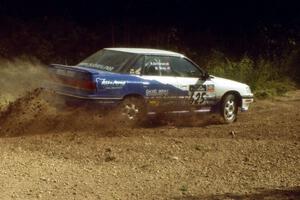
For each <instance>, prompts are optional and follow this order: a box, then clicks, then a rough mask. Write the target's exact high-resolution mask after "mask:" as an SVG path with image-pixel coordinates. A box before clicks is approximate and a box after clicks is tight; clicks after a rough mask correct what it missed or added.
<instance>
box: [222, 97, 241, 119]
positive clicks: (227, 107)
mask: <svg viewBox="0 0 300 200" xmlns="http://www.w3.org/2000/svg"><path fill="white" fill-rule="evenodd" d="M237 113H238V105H237V99H236V97H235V96H234V95H233V94H228V95H226V96H225V97H224V99H223V101H222V106H221V116H222V122H223V123H226V124H230V123H232V122H234V121H236V119H237Z"/></svg>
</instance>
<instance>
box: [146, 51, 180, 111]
mask: <svg viewBox="0 0 300 200" xmlns="http://www.w3.org/2000/svg"><path fill="white" fill-rule="evenodd" d="M170 59H171V57H169V56H159V55H146V56H144V67H143V72H142V76H141V77H142V78H143V79H146V80H149V81H150V84H149V85H148V86H147V88H145V96H146V98H147V99H148V100H150V102H155V103H156V104H157V105H158V107H160V108H162V107H163V108H166V109H171V110H172V109H174V107H175V106H176V105H177V104H178V94H179V92H180V89H179V88H178V80H177V78H176V76H174V74H173V73H172V70H171V66H170Z"/></svg>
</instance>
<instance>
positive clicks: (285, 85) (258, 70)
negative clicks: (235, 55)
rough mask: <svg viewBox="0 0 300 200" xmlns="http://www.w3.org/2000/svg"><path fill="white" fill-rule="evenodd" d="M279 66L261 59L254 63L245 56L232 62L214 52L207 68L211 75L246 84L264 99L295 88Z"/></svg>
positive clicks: (283, 69)
mask: <svg viewBox="0 0 300 200" xmlns="http://www.w3.org/2000/svg"><path fill="white" fill-rule="evenodd" d="M279 65H280V63H276V62H271V61H268V60H265V59H263V58H259V59H258V60H257V61H254V60H253V59H251V58H249V57H248V56H247V55H244V56H243V57H242V58H241V59H240V60H238V61H233V60H231V59H229V58H227V57H226V56H225V55H224V54H223V53H221V52H218V51H214V52H213V53H212V56H211V57H210V61H209V62H208V65H207V68H208V71H209V72H210V73H211V74H213V75H216V76H221V77H225V78H229V79H233V80H236V81H239V82H244V83H247V84H248V85H250V87H251V89H252V90H253V91H254V93H255V95H256V96H257V97H258V98H266V97H270V96H274V95H283V94H284V93H286V92H287V91H289V90H292V89H294V88H295V84H294V83H293V82H292V81H291V80H290V79H289V78H288V75H287V73H286V72H285V70H286V68H282V67H281V66H279Z"/></svg>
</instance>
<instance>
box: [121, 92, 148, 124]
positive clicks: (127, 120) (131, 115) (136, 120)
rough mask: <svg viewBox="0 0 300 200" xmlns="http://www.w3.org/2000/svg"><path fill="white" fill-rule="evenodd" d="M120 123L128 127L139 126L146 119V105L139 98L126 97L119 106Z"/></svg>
mask: <svg viewBox="0 0 300 200" xmlns="http://www.w3.org/2000/svg"><path fill="white" fill-rule="evenodd" d="M118 113H119V119H120V121H121V122H122V123H123V124H125V125H129V126H133V125H139V124H141V123H142V122H144V120H145V117H146V105H145V103H144V101H143V99H141V98H137V97H127V98H125V99H124V100H123V102H122V103H121V104H120V106H119V112H118Z"/></svg>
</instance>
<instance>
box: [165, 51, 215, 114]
mask: <svg viewBox="0 0 300 200" xmlns="http://www.w3.org/2000/svg"><path fill="white" fill-rule="evenodd" d="M170 65H171V68H172V70H173V72H174V73H175V74H177V76H176V81H177V85H178V87H179V88H180V92H179V98H180V99H181V101H180V102H181V104H182V106H183V107H185V108H186V109H190V108H193V109H197V108H201V107H203V106H205V105H207V103H208V101H207V100H208V98H207V97H208V96H213V95H212V92H214V91H213V89H214V86H213V84H212V82H211V81H210V80H209V79H204V78H203V77H204V76H203V75H204V71H203V70H201V69H200V68H199V67H198V66H196V65H195V64H194V63H192V62H191V61H190V60H188V59H186V58H184V57H173V58H172V59H171V60H170Z"/></svg>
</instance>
